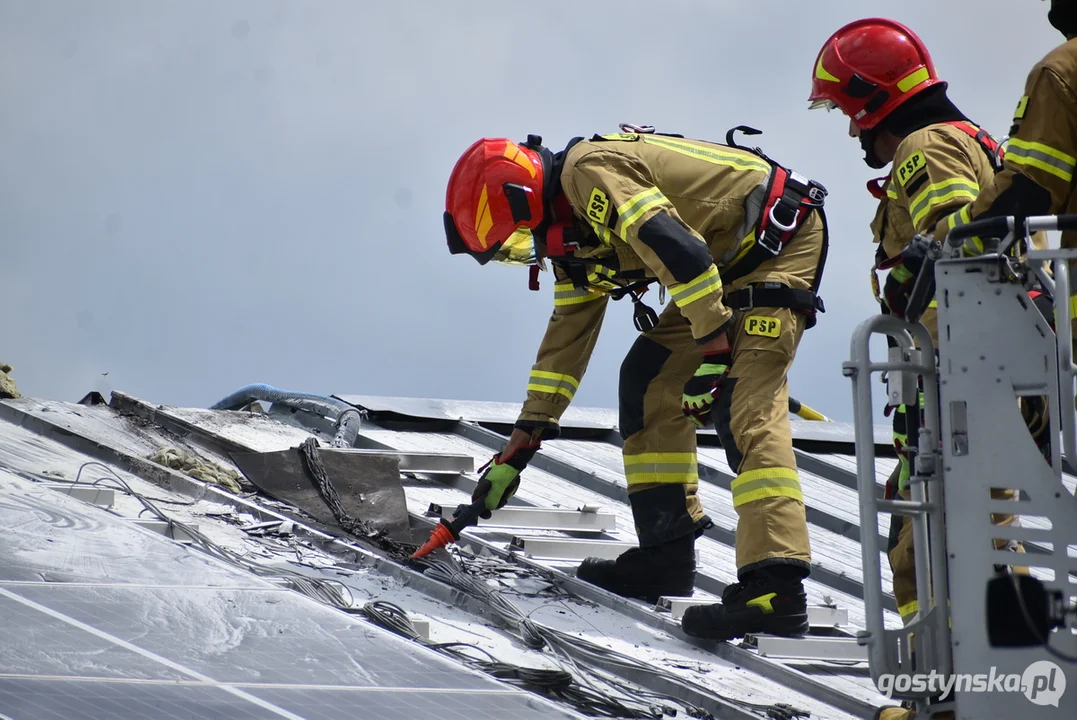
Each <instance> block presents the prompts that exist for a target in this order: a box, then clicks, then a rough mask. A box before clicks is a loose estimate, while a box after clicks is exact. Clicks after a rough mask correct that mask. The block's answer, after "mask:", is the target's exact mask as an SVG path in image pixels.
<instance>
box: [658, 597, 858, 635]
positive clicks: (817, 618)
mask: <svg viewBox="0 0 1077 720" xmlns="http://www.w3.org/2000/svg"><path fill="white" fill-rule="evenodd" d="M716 602H718V598H689V597H671V596H666V595H663V596H662V597H660V598H658V603H657V604H655V610H668V611H669V615H670V617H672V618H673V619H674V620H680V619H681V618H682V617H684V611H685V610H687V609H688V608H690V607H693V606H695V605H713V604H714V603H716ZM808 624H809V625H811V626H812V627H818V628H823V627H837V626H840V625H848V624H849V611H848V610H845V609H843V608H836V607H827V606H825V605H810V606H808Z"/></svg>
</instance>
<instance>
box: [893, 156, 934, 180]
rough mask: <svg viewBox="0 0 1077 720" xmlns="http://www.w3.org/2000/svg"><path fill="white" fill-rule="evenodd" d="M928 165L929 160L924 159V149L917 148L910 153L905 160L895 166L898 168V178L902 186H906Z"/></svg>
mask: <svg viewBox="0 0 1077 720" xmlns="http://www.w3.org/2000/svg"><path fill="white" fill-rule="evenodd" d="M925 167H927V161H925V160H924V151H923V150H917V151H916V152H914V153H913V154H912V155H910V156H909V157H908V158H907V159H906V160H905V162H903V163H901V164H900V165H898V166H897V168H895V169H896V170H897V180H898V183H899V184H900V185H901V187H905V186H906V185H907V184H908V183H909V180H911V179H912V176H913V175H915V174H916V173H917V172H919V171H920V170H922V169H923V168H925Z"/></svg>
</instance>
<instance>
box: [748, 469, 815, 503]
mask: <svg viewBox="0 0 1077 720" xmlns="http://www.w3.org/2000/svg"><path fill="white" fill-rule="evenodd" d="M729 489H730V490H731V491H732V492H733V507H740V506H741V505H746V504H747V503H750V502H755V501H756V500H762V499H764V498H771V497H786V498H791V499H793V500H798V501H800V502H804V496H803V495H802V494H801V492H800V476H799V475H798V474H797V471H796V470H792V469H790V468H761V469H759V470H749V471H748V472H743V473H741V474H740V475H737V477H736V478H735V479H734V480H733V482H732V483H730V485H729Z"/></svg>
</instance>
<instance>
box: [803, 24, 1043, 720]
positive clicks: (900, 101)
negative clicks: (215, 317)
mask: <svg viewBox="0 0 1077 720" xmlns="http://www.w3.org/2000/svg"><path fill="white" fill-rule="evenodd" d="M946 90H947V83H946V82H944V81H943V80H941V79H940V78H939V76H938V74H937V73H936V71H935V67H934V64H933V63H932V60H931V56H930V54H929V53H928V51H927V48H926V47H925V46H924V43H923V42H922V41H921V40H920V38H919V37H917V36H916V34H915V33H913V32H912V30H910V29H909V28H907V27H905V26H904V25H901V24H900V23H897V22H894V21H892V20H887V19H881V18H871V19H865V20H858V21H855V22H852V23H849V24H848V25H846V26H844V27H842V28H841V29H839V30H838V31H837V32H835V33H834V34H833V35H831V36H830V38H828V39H827V41H826V42H825V43H824V44H823V47H822V49H821V50H820V51H819V54H818V56H817V57H816V60H815V65H814V68H813V76H812V90H811V94H810V96H809V102H810V103H811V107H812V108H819V107H825V108H828V109H834V108H837V109H840V110H841V111H842V112H843V113H844V114H845V115H846V116H847V117H848V118H849V134H850V136H851V137H854V138H857V139H858V140H859V142H860V146H861V149H862V150H863V151H864V161H865V163H866V164H867V165H868V166H869V167H871V168H873V169H882V168H884V167H886V166H887V165H891V169H890V172H889V173H887V174H886V175H884V176H883V177H881V178H877V179H876V180H873V181H871V182H869V183H868V190H869V192H871V194H872V195H873V196H874V197H875V198H876V199H877V200H878V201H879V202H878V207H877V209H876V213H875V217H874V219H873V220H872V223H871V231H872V234H873V236H874V242H875V243H877V244H878V248H877V251H876V257H875V260H876V262H875V265H874V267H873V268H872V271H871V279H872V288H873V291H874V293H875V296H876V298H877V299H878V301H879V302H880V305H881V310H882V312H884V313H891V314H895V315H898V316H900V317H903V316H904V313H905V310H906V303H907V301H908V299H909V294H910V293H911V291H912V288H913V285H914V284H915V282H916V277H917V274H918V272H919V270H920V266H921V264H922V260H923V258H922V256H921V255H919V254H918V253H917V252H916V251H915V249H914V248H915V246H913V245H910V244H909V241H910V240H912V239H913V237H914V236H916V235H917V234H921V235H924V234H927V233H929V232H930V231H931V229H932V228H933V227H934V225H935V223H936V222H937V221H938V220H939V219H940V218H943V217H945V216H947V215H948V214H950V213H952V212H954V211H956V210H957V209H959V208H961V207H962V206H963V205H965V204H966V203H968V202H970V201H971V200H973V199H975V198H976V196H977V194H978V193H979V192H980V191H981V188H984V187H987V186H989V185H990V184H991V183H992V181H993V178H994V176H995V173H996V172H997V171H998V170H999V168H1000V164H999V162H998V154H999V150H998V144H997V142H996V141H995V140H994V139H993V138H992V137H991V136H990V134H989V133H988V132H987V131H986V130H984V129H982V128H981V127H979V126H978V125H977V124H975V123H973V122H972V121H971V120H969V118H968V117H966V116H965V115H964V113H962V112H961V111H960V110H959V109H958V108H957V106H956V105H954V103H953V102H952V101H951V100H950V99H949V98H948V97H947V94H946ZM1038 244H1039V245H1041V246H1042V245H1043V244H1044V243H1043V238H1042V236H1040V237H1039V238H1038ZM879 270H889V275H888V276H887V279H886V282H885V284H884V286H883V289H882V292H881V293H880V289H879V283H878V280H877V272H878V271H879ZM935 307H936V304H935V302H934V301H932V302H931V304H930V306H929V307H928V308H927V310H926V311H924V313H923V315H922V317H921V323H922V324H923V325H924V326H925V327H926V328H927V329H928V331H929V333H930V335H931V338H932V341H933V343H934V345H935V347H936V348H937V347H938V329H937V313H936V309H935ZM921 398H922V394H921ZM1038 407H1039V409H1040V410H1042V404H1040V405H1039V406H1038ZM894 410H896V412H894V442H895V445H896V447H897V449H898V450H899V458H900V462H899V464H898V466H897V468H896V469H895V471H894V473H893V475H892V476H891V477H890V479H889V480H888V482H887V494H888V496H893V495H895V494H896V495H899V496H900V497H902V498H904V499H909V497H910V493H909V490H908V482H909V478H910V475H911V467H910V462H909V458H908V457H907V456H906V455H905V454H904V453H903V452H901V451H903V450H904V448H905V445H906V443H907V441H910V440H911V441H912V443H913V447H915V444H916V432H917V429H918V426H919V422H920V420H921V408H920V407H919V403H918V404H917V405H916V406H913V407H906V406H900V407H898V408H896V409H895V408H887V412H888V413H889V412H891V411H894ZM1025 410H1026V413H1025V414H1026V420H1028V422H1029V425H1030V428H1035V433H1036V435H1035V436H1036V439H1037V442H1039V443H1041V448H1042V447H1043V445H1044V444H1046V443H1047V442H1048V434H1047V432H1046V427H1045V426H1044V422H1043V417H1044V416H1043V414H1042V413H1037V411H1036V407H1035V403H1034V401H1031V400H1030V401H1029V403H1028V405H1027V406H1026V407H1025ZM992 494H993V495H994V496H995V497H996V498H1003V499H1013V492H1012V491H1010V490H995V491H992ZM1013 519H1014V518H1013V516H1012V515H992V520H993V521H994V522H995V523H996V524H1011V523H1012V522H1013ZM1006 546H1007V545H1006V544H1004V543H1001V542H1000V543H999V547H1006ZM1009 547H1010V548H1011V549H1014V550H1018V551H1020V550H1021V548H1020V546H1019V544H1017V543H1012V544H1009ZM888 555H889V560H890V566H891V569H892V571H893V578H894V579H893V586H894V596H895V599H896V601H897V605H898V611H899V613H900V615H901V617H902V620H903V621H905V622H906V623H909V622H911V621H912V620H914V619H915V617H916V615H917V613H918V611H919V606H918V602H917V596H916V578H915V567H914V551H913V536H912V520H911V518H908V517H906V518H904V519H902V518H899V517H898V516H895V517H894V521H893V524H892V526H891V532H890V543H889V547H888ZM911 713H912V711H910V710H903V709H898V708H885V709H880V712H879V714H877V715H876V717H877V718H880V717H881V718H884V719H885V720H899V719H902V718H907V717H912V715H911Z"/></svg>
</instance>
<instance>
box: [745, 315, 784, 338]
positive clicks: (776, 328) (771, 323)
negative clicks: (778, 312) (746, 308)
mask: <svg viewBox="0 0 1077 720" xmlns="http://www.w3.org/2000/svg"><path fill="white" fill-rule="evenodd" d="M744 332H746V333H747V334H749V335H758V336H760V337H768V338H776V337H778V336H779V335H781V334H782V321H781V320H780V319H778V318H772V317H760V316H758V315H750V316H749V317H746V318H744Z"/></svg>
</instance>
